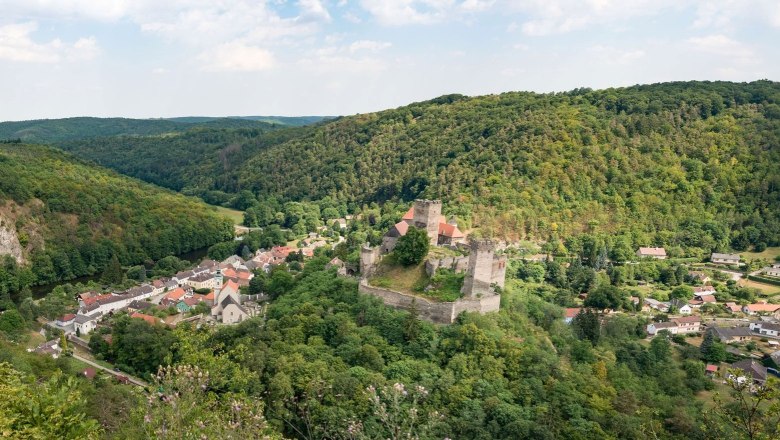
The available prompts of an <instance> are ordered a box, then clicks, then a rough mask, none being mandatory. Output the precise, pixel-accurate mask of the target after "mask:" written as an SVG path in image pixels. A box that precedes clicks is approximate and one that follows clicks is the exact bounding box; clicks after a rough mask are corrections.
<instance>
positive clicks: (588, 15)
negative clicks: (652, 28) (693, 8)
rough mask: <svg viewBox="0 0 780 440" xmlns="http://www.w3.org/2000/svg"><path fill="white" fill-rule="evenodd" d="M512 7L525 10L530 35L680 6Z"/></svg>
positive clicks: (555, 0)
mask: <svg viewBox="0 0 780 440" xmlns="http://www.w3.org/2000/svg"><path fill="white" fill-rule="evenodd" d="M509 5H510V6H509V7H510V8H511V9H513V10H514V11H516V12H521V13H524V14H526V15H527V16H528V20H526V21H525V22H523V23H522V24H521V27H520V28H521V30H522V31H523V33H525V34H526V35H532V36H545V35H553V34H563V33H567V32H572V31H577V30H581V29H585V28H587V27H589V26H593V25H599V24H608V23H615V22H622V21H625V20H628V19H633V18H637V17H647V16H654V15H657V14H660V13H661V12H663V11H666V10H670V9H674V8H680V7H681V1H679V0H677V1H675V0H522V1H515V2H509Z"/></svg>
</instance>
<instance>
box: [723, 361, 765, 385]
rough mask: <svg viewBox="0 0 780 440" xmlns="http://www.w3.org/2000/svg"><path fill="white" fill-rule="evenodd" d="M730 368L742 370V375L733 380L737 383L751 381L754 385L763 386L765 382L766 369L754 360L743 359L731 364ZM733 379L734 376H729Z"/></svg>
mask: <svg viewBox="0 0 780 440" xmlns="http://www.w3.org/2000/svg"><path fill="white" fill-rule="evenodd" d="M731 368H734V369H739V370H742V372H743V373H742V374H740V376H737V377H736V378H735V379H736V381H737V382H738V383H743V382H744V381H746V380H752V381H753V382H754V383H755V384H758V385H763V384H764V382H766V373H767V371H766V367H765V366H763V365H761V363H760V362H758V361H757V360H755V359H743V360H741V361H739V362H734V363H733V364H731ZM731 377H732V378H734V376H731Z"/></svg>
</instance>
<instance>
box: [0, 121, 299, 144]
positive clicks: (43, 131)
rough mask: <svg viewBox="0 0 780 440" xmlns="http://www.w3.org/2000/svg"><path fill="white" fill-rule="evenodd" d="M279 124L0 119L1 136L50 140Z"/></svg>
mask: <svg viewBox="0 0 780 440" xmlns="http://www.w3.org/2000/svg"><path fill="white" fill-rule="evenodd" d="M185 119H186V118H185ZM279 125H284V124H279V123H276V122H267V121H259V120H250V119H239V118H205V119H204V120H198V121H177V120H173V119H127V118H91V117H78V118H66V119H38V120H32V121H18V122H0V139H20V140H22V141H24V142H30V143H50V142H63V141H68V140H73V139H89V138H96V137H105V136H153V135H162V134H170V133H178V132H183V131H187V130H192V129H194V128H203V129H219V128H222V129H229V128H233V129H236V128H246V129H254V130H271V129H274V128H277V126H279Z"/></svg>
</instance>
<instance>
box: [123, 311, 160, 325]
mask: <svg viewBox="0 0 780 440" xmlns="http://www.w3.org/2000/svg"><path fill="white" fill-rule="evenodd" d="M130 317H131V318H134V319H143V320H144V321H146V322H147V323H149V325H156V324H161V323H162V322H163V321H162V320H161V319H159V318H155V317H154V316H151V315H147V314H144V313H140V312H134V313H133V314H132V315H130Z"/></svg>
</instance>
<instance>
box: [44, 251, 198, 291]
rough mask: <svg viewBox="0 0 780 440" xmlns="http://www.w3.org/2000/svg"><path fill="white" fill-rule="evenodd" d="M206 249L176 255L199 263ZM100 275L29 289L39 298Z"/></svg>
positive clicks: (95, 279)
mask: <svg viewBox="0 0 780 440" xmlns="http://www.w3.org/2000/svg"><path fill="white" fill-rule="evenodd" d="M208 250H209V248H208V247H204V248H200V249H195V250H192V251H189V252H185V253H183V254H179V255H177V256H176V257H178V258H180V259H182V260H187V261H189V262H191V263H199V262H200V261H201V260H203V259H204V258H206V255H207V254H208ZM147 269H151V268H147ZM102 275H103V274H102V273H96V274H94V275H85V276H83V277H78V278H74V279H72V280H68V281H57V282H56V283H51V284H40V285H37V286H31V287H30V290H32V294H33V298H34V299H41V298H43V297H44V296H46V295H48V294H49V292H51V291H52V290H54V288H55V287H57V286H61V285H63V284H77V283H82V284H86V283H88V282H90V281H98V280H100V277H101V276H102Z"/></svg>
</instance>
